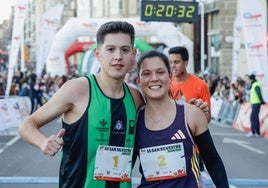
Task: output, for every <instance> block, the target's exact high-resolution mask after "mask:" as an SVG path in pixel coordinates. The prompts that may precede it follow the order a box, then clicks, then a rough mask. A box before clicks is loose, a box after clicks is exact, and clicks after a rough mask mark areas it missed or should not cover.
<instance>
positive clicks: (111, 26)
mask: <svg viewBox="0 0 268 188" xmlns="http://www.w3.org/2000/svg"><path fill="white" fill-rule="evenodd" d="M120 32H121V33H124V34H128V35H129V36H130V40H131V44H132V46H134V39H135V29H134V27H133V25H131V24H130V23H128V22H124V21H110V22H106V23H104V24H103V25H101V26H100V28H99V29H98V32H97V45H98V46H99V45H101V44H103V43H104V37H105V36H106V35H107V34H110V33H120Z"/></svg>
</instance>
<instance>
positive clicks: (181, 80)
mask: <svg viewBox="0 0 268 188" xmlns="http://www.w3.org/2000/svg"><path fill="white" fill-rule="evenodd" d="M168 54H169V63H170V67H171V71H172V81H171V84H170V92H171V97H172V98H174V99H176V100H180V101H184V102H189V103H191V101H193V100H194V99H201V100H202V101H203V102H205V103H206V104H207V107H208V109H207V110H203V112H204V113H205V115H206V118H207V121H208V122H210V120H211V112H210V92H209V88H208V86H207V84H206V83H205V82H204V81H203V80H201V79H200V78H198V77H196V76H194V75H192V74H190V73H188V72H187V69H186V68H187V65H188V60H189V53H188V50H187V49H186V48H185V47H183V46H176V47H173V48H170V49H169V51H168ZM199 162H200V170H201V171H203V170H204V165H203V162H202V158H201V156H199Z"/></svg>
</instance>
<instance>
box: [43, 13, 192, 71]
mask: <svg viewBox="0 0 268 188" xmlns="http://www.w3.org/2000/svg"><path fill="white" fill-rule="evenodd" d="M109 20H116V19H108V18H107V19H82V18H70V19H69V20H68V21H67V22H66V24H65V25H63V26H62V28H61V29H60V30H59V31H58V32H57V33H56V35H55V37H54V39H53V41H52V44H51V49H50V51H49V54H48V57H47V61H46V69H47V72H48V73H50V74H51V75H64V74H66V73H67V69H66V61H65V51H66V50H67V49H68V48H69V47H70V46H71V45H72V44H73V43H74V42H75V41H77V39H78V38H79V37H89V38H91V41H92V40H95V36H96V33H97V30H98V28H99V27H100V26H101V25H102V24H103V23H105V22H107V21H109ZM120 20H121V21H127V22H129V23H131V24H132V25H133V26H134V28H135V33H136V37H140V38H146V37H149V36H155V39H156V40H157V41H156V42H162V43H164V44H166V45H167V47H168V48H169V47H172V46H177V45H182V46H185V47H186V48H187V49H188V51H189V56H190V59H189V64H188V69H189V72H193V43H192V41H190V40H189V39H188V38H187V37H185V36H184V35H183V34H182V33H181V32H180V31H178V29H177V28H176V27H175V26H174V25H173V24H172V23H170V22H143V21H140V20H139V18H129V19H120Z"/></svg>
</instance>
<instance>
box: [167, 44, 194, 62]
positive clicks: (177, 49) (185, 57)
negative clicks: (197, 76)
mask: <svg viewBox="0 0 268 188" xmlns="http://www.w3.org/2000/svg"><path fill="white" fill-rule="evenodd" d="M168 54H169V55H170V54H180V55H181V58H182V60H183V61H188V60H189V53H188V50H187V49H186V48H185V47H183V46H175V47H172V48H170V49H169V50H168Z"/></svg>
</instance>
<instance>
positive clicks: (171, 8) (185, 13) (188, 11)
mask: <svg viewBox="0 0 268 188" xmlns="http://www.w3.org/2000/svg"><path fill="white" fill-rule="evenodd" d="M195 8H196V7H195V6H192V5H188V6H185V5H178V6H175V5H157V6H154V5H153V4H146V6H145V11H144V16H148V17H150V16H157V17H170V18H172V17H177V18H193V17H194V12H195Z"/></svg>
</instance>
